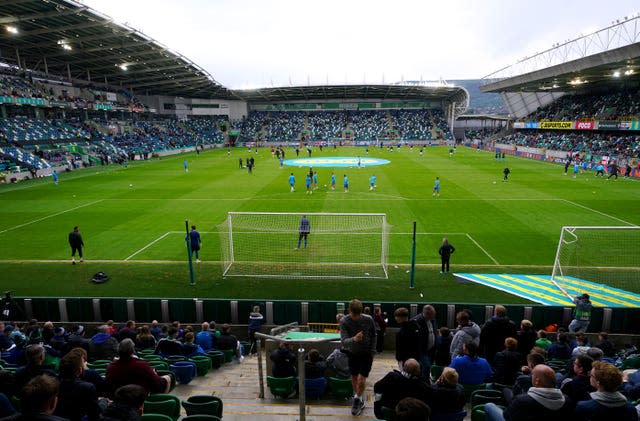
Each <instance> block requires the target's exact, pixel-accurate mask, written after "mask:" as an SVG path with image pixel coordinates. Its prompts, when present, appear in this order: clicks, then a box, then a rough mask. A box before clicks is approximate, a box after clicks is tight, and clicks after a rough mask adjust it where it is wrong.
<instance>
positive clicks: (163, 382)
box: [105, 338, 171, 396]
mask: <svg viewBox="0 0 640 421" xmlns="http://www.w3.org/2000/svg"><path fill="white" fill-rule="evenodd" d="M134 352H135V344H134V343H133V341H132V340H131V339H129V338H126V339H123V340H122V342H120V343H119V344H118V358H117V359H115V360H114V361H113V362H112V363H111V364H109V366H108V367H107V372H106V375H105V384H106V387H107V390H108V395H109V396H113V395H114V393H115V391H116V390H117V389H118V388H119V387H121V386H125V385H128V384H137V385H139V386H142V387H144V389H145V390H146V391H147V393H169V389H170V387H171V377H169V376H168V375H165V376H158V375H157V374H156V372H155V371H154V370H153V368H151V366H150V365H149V363H148V362H146V361H143V360H141V359H139V358H138V357H136V356H135V355H134Z"/></svg>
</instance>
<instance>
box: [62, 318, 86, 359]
mask: <svg viewBox="0 0 640 421" xmlns="http://www.w3.org/2000/svg"><path fill="white" fill-rule="evenodd" d="M84 333H85V329H84V326H83V325H75V326H73V327H72V329H71V334H70V335H69V337H68V338H67V349H66V351H65V352H68V351H70V350H72V349H74V348H82V349H84V351H85V352H86V353H88V352H89V340H88V339H87V338H85V337H84Z"/></svg>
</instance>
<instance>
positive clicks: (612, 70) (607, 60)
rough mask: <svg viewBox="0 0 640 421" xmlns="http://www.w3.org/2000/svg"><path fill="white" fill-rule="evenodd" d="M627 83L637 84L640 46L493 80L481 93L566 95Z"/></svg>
mask: <svg viewBox="0 0 640 421" xmlns="http://www.w3.org/2000/svg"><path fill="white" fill-rule="evenodd" d="M625 72H627V73H628V74H625ZM629 80H631V81H636V82H638V81H640V43H635V44H631V45H628V46H625V47H621V48H617V49H615V50H610V51H605V52H602V53H599V54H595V55H592V56H588V57H584V58H581V59H577V60H573V61H570V62H567V63H562V64H557V65H555V66H551V67H547V68H544V69H540V70H535V71H533V72H530V73H525V74H522V75H518V76H514V77H510V78H506V79H502V80H497V81H493V82H491V83H488V84H486V85H483V86H481V87H480V90H481V91H482V92H504V91H524V92H543V91H548V92H553V91H558V92H566V91H568V90H575V89H582V88H587V87H588V88H590V89H593V87H596V88H598V87H599V88H602V89H604V88H607V87H610V86H618V85H620V84H621V83H623V82H624V83H628V81H629Z"/></svg>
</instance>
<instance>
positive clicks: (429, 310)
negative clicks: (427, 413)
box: [411, 304, 449, 379]
mask: <svg viewBox="0 0 640 421" xmlns="http://www.w3.org/2000/svg"><path fill="white" fill-rule="evenodd" d="M411 320H413V321H415V322H416V323H417V324H418V326H419V327H420V359H419V360H418V361H419V362H420V371H421V375H420V376H421V377H422V379H427V378H428V377H429V367H431V363H432V362H433V361H434V359H435V356H436V338H437V336H438V325H437V323H436V309H435V308H434V307H433V306H432V305H429V304H426V305H425V306H424V307H422V313H420V314H418V315H416V316H415V317H414V318H413V319H411ZM448 352H449V349H448V348H447V353H448Z"/></svg>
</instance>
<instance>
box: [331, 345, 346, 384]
mask: <svg viewBox="0 0 640 421" xmlns="http://www.w3.org/2000/svg"><path fill="white" fill-rule="evenodd" d="M327 375H328V376H334V377H341V378H344V379H347V378H349V377H350V376H351V374H350V373H349V357H347V354H345V353H344V352H342V350H341V349H340V348H336V349H334V350H333V351H332V352H331V354H329V356H328V357H327Z"/></svg>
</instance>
